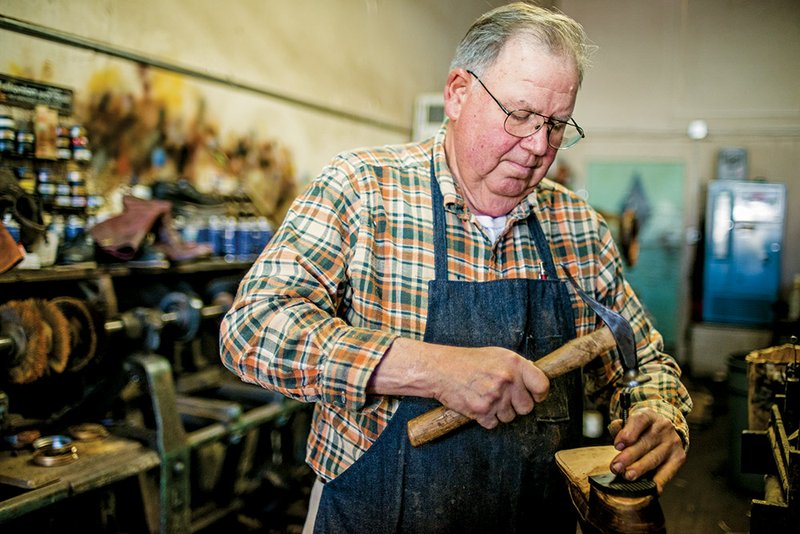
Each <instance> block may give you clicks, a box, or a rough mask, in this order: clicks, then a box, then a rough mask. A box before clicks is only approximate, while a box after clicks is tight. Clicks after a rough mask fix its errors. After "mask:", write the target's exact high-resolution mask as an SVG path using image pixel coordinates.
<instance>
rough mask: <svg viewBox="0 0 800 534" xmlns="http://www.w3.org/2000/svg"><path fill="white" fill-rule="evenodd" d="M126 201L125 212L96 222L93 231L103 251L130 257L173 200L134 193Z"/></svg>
mask: <svg viewBox="0 0 800 534" xmlns="http://www.w3.org/2000/svg"><path fill="white" fill-rule="evenodd" d="M122 205H123V212H122V213H120V214H119V215H116V216H114V217H111V218H109V219H106V220H105V221H102V222H100V223H98V224H96V225H94V226H93V227H92V228H91V229H90V230H89V233H90V234H91V235H92V238H93V239H94V242H95V243H96V244H97V246H98V247H100V249H102V250H103V252H105V253H106V254H108V255H110V256H113V257H114V258H117V259H120V260H125V261H127V260H130V259H133V257H134V256H135V255H136V253H137V252H138V251H139V247H141V245H142V242H143V241H144V238H145V236H147V234H148V233H149V232H150V231H151V229H152V228H153V225H154V224H155V222H156V221H157V220H158V219H159V218H160V217H163V216H164V215H165V214H168V213H169V212H170V210H171V208H172V206H171V205H170V203H169V202H164V201H161V200H142V199H140V198H136V197H132V196H127V197H125V198H123V199H122Z"/></svg>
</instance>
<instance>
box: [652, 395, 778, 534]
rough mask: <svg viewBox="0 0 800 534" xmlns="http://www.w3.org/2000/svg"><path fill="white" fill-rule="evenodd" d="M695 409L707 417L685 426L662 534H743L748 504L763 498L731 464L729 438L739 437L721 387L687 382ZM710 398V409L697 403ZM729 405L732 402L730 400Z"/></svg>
mask: <svg viewBox="0 0 800 534" xmlns="http://www.w3.org/2000/svg"><path fill="white" fill-rule="evenodd" d="M689 389H690V392H691V393H692V396H693V397H696V404H698V403H697V400H700V401H701V402H700V403H699V406H698V409H704V408H705V409H707V410H710V413H708V414H707V415H708V417H703V418H702V421H701V422H698V423H695V424H692V425H691V447H690V450H689V455H688V457H687V460H686V464H684V466H683V468H682V469H681V471H680V472H679V473H678V475H677V477H676V478H675V479H673V480H672V482H671V483H670V484H669V485H668V486H667V487H666V488H665V490H664V494H663V495H662V496H661V506H662V508H663V509H664V515H665V517H666V521H667V532H669V533H680V534H692V533H698V534H699V533H702V534H713V533H747V532H749V531H750V501H751V499H754V498H763V493H761V494H759V493H760V489H759V485H760V477H758V476H756V475H752V476H749V477H743V476H742V475H741V474H739V473H738V471H735V470H734V468H733V466H732V464H733V463H735V460H732V459H735V458H736V456H737V454H738V452H736V450H735V448H734V447H735V444H734V443H733V439H735V438H734V437H735V436H738V435H739V434H740V432H739V429H738V428H737V427H736V426H737V423H736V417H734V413H733V410H736V409H739V408H740V406H739V405H738V403H736V402H731V400H732V399H731V395H730V393H729V392H728V389H727V388H726V387H725V384H713V383H708V384H695V385H692V384H689ZM709 398H710V399H712V404H711V406H707V405H705V404H704V403H703V402H702V400H703V399H709ZM734 401H735V399H734Z"/></svg>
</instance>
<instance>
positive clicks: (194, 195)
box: [150, 178, 224, 206]
mask: <svg viewBox="0 0 800 534" xmlns="http://www.w3.org/2000/svg"><path fill="white" fill-rule="evenodd" d="M150 189H151V191H152V194H153V198H156V199H159V200H169V201H170V202H174V203H188V204H198V205H200V206H219V205H221V204H223V203H224V200H222V199H221V198H219V197H217V196H214V195H207V194H204V193H201V192H200V191H198V190H197V189H195V188H194V186H192V184H190V183H189V182H188V181H187V180H186V179H184V178H181V179H179V180H176V181H174V182H168V181H158V182H155V183H154V184H153V185H152V186H151V187H150Z"/></svg>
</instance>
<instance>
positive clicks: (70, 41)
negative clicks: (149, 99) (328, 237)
mask: <svg viewBox="0 0 800 534" xmlns="http://www.w3.org/2000/svg"><path fill="white" fill-rule="evenodd" d="M0 29H3V30H8V31H12V32H16V33H21V34H23V35H28V36H30V37H36V38H38V39H44V40H45V41H50V42H53V43H58V44H63V45H67V46H72V47H75V48H81V49H83V50H90V51H92V52H97V53H100V54H104V55H107V56H111V57H115V58H119V59H125V60H128V61H132V62H134V63H139V64H142V65H149V66H151V67H156V68H159V69H162V70H165V71H169V72H174V73H176V74H182V75H185V76H190V77H192V78H197V79H199V80H204V81H207V82H213V83H217V84H221V85H225V86H228V87H232V88H234V89H240V90H242V91H247V92H250V93H255V94H257V95H260V96H264V97H267V98H271V99H273V100H278V101H280V102H283V103H286V104H290V105H293V106H297V107H299V108H303V109H307V110H310V111H315V112H317V113H322V114H324V115H330V116H332V117H336V118H339V119H344V120H347V121H351V122H356V123H360V124H365V125H367V126H374V127H376V128H380V129H382V130H388V131H391V132H396V133H400V134H403V135H405V136H406V137H408V138H410V137H411V129H410V128H408V127H407V126H402V125H399V124H393V123H390V122H387V121H384V120H381V119H376V118H373V117H368V116H366V115H359V114H357V113H351V112H349V111H344V110H341V109H336V108H333V107H330V106H326V105H324V104H318V103H316V102H311V101H309V100H303V99H301V98H297V97H293V96H290V95H287V94H285V93H279V92H277V91H272V90H270V89H266V88H263V87H260V86H257V85H253V84H250V83H247V82H243V81H239V80H235V79H233V78H231V77H229V76H222V75H218V74H214V73H212V72H208V71H202V70H197V69H194V68H192V67H187V66H185V65H180V64H178V63H173V62H169V61H165V60H162V59H157V58H154V57H150V56H146V55H144V54H140V53H138V52H134V51H131V50H125V49H123V48H119V47H117V46H113V45H110V44H108V43H103V42H100V41H95V40H94V39H89V38H86V37H81V36H80V35H75V34H73V33H67V32H64V31H61V30H57V29H55V28H49V27H47V26H42V25H40V24H34V23H33V22H29V21H25V20H20V19H15V18H12V17H8V16H5V15H1V14H0Z"/></svg>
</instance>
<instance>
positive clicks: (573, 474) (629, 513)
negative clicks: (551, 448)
mask: <svg viewBox="0 0 800 534" xmlns="http://www.w3.org/2000/svg"><path fill="white" fill-rule="evenodd" d="M617 454H619V451H617V450H616V449H614V447H613V446H611V445H607V446H600V447H582V448H579V449H569V450H563V451H558V452H557V453H556V465H558V468H559V469H560V470H561V473H562V474H563V475H564V478H565V480H566V482H567V488H568V490H569V493H570V496H571V497H572V504H573V505H575V508H576V510H577V511H578V516H579V518H580V519H579V520H580V524H581V531H582V532H583V533H584V534H666V527H665V520H664V513H663V511H662V510H661V505H660V504H659V501H658V496H657V495H644V496H639V497H627V496H622V495H615V494H612V493H610V492H605V491H601V490H599V489H598V488H597V487H595V486H594V485H592V484H590V482H589V477H590V476H592V475H603V474H607V473H610V470H609V466H610V465H611V460H613V459H614V457H615V456H616V455H617Z"/></svg>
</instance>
